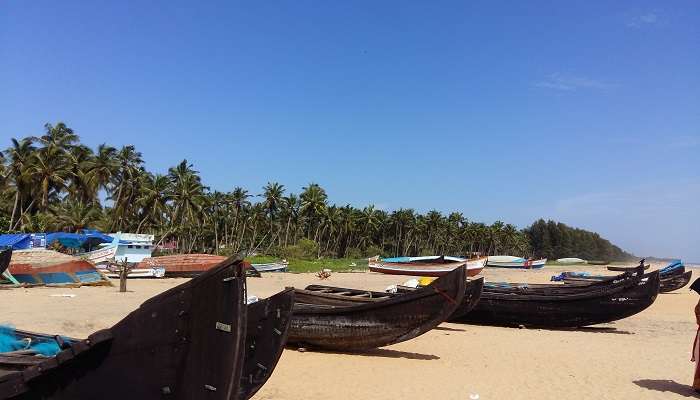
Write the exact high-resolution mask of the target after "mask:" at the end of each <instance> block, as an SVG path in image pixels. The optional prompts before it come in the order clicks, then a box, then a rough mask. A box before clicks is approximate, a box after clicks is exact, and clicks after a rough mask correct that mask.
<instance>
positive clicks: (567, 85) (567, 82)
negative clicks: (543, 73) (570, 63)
mask: <svg viewBox="0 0 700 400" xmlns="http://www.w3.org/2000/svg"><path fill="white" fill-rule="evenodd" d="M534 86H536V87H540V88H545V89H554V90H565V91H571V90H578V89H607V88H610V87H612V85H610V84H608V83H605V82H602V81H599V80H596V79H590V78H586V77H581V76H572V75H562V74H551V75H550V76H548V77H547V79H544V80H541V81H538V82H535V83H534Z"/></svg>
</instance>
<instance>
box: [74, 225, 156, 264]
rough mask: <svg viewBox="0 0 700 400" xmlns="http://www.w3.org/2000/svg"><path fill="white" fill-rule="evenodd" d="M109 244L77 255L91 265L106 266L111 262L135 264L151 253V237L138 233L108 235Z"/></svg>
mask: <svg viewBox="0 0 700 400" xmlns="http://www.w3.org/2000/svg"><path fill="white" fill-rule="evenodd" d="M109 236H111V237H112V238H113V240H112V242H111V243H103V244H101V245H100V246H101V247H100V248H98V249H97V250H93V251H90V252H87V253H83V254H79V255H78V256H79V257H82V258H85V259H87V260H88V261H90V262H92V263H93V264H96V265H97V264H108V263H113V262H115V261H116V262H124V261H126V262H128V263H129V264H136V263H139V262H141V261H143V260H144V259H146V258H148V257H150V256H151V253H153V239H154V236H153V235H146V234H139V233H121V232H117V233H110V234H109Z"/></svg>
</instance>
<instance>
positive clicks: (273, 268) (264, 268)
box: [251, 262, 289, 272]
mask: <svg viewBox="0 0 700 400" xmlns="http://www.w3.org/2000/svg"><path fill="white" fill-rule="evenodd" d="M251 266H252V267H253V269H255V270H256V271H258V272H287V268H288V267H289V264H288V263H287V262H275V263H265V264H252V265H251Z"/></svg>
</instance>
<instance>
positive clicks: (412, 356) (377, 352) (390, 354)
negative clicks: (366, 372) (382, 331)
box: [289, 347, 440, 361]
mask: <svg viewBox="0 0 700 400" xmlns="http://www.w3.org/2000/svg"><path fill="white" fill-rule="evenodd" d="M289 349H290V350H293V349H297V348H296V347H291V348H289ZM305 351H309V352H314V353H325V354H344V355H348V356H360V357H385V358H405V359H407V360H423V361H432V360H439V359H440V357H438V356H436V355H433V354H422V353H412V352H408V351H398V350H391V349H372V350H365V351H358V352H347V353H343V352H340V351H326V350H312V349H306V350H305Z"/></svg>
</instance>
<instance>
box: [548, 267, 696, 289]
mask: <svg viewBox="0 0 700 400" xmlns="http://www.w3.org/2000/svg"><path fill="white" fill-rule="evenodd" d="M692 275H693V272H692V271H687V272H686V271H685V267H680V268H674V269H670V270H666V271H664V269H662V270H659V293H668V292H672V291H674V290H678V289H681V288H683V287H685V286H686V285H687V284H688V283H689V282H690V279H691V277H692ZM621 276H622V275H615V276H605V275H589V274H587V273H581V272H562V273H561V274H560V275H559V278H560V279H558V280H562V281H564V283H582V282H584V283H585V282H600V281H610V280H613V279H620V278H621Z"/></svg>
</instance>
